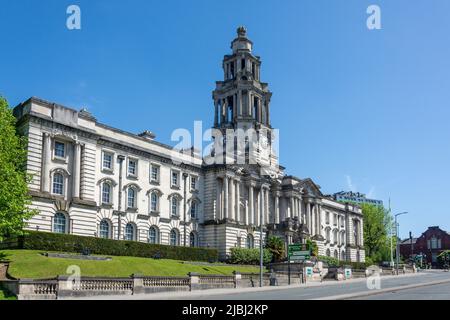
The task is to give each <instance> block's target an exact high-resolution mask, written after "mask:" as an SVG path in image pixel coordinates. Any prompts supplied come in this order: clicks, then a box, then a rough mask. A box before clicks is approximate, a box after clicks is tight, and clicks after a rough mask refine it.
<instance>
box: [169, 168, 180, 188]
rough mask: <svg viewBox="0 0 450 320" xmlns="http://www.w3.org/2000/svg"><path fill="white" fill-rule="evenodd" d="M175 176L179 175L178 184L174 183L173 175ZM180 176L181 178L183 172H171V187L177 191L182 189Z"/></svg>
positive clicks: (172, 170)
mask: <svg viewBox="0 0 450 320" xmlns="http://www.w3.org/2000/svg"><path fill="white" fill-rule="evenodd" d="M174 174H176V175H177V183H176V184H174V183H173V175H174ZM180 176H181V172H180V171H179V170H174V169H171V170H170V187H171V188H176V189H179V188H180Z"/></svg>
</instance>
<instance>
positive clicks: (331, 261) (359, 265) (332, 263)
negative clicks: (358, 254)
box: [317, 256, 367, 270]
mask: <svg viewBox="0 0 450 320" xmlns="http://www.w3.org/2000/svg"><path fill="white" fill-rule="evenodd" d="M317 259H318V260H319V261H322V262H325V263H326V264H328V266H329V267H346V266H350V267H351V268H352V269H355V270H360V269H366V267H367V264H366V263H365V262H350V261H342V260H338V259H336V258H334V257H328V256H318V257H317Z"/></svg>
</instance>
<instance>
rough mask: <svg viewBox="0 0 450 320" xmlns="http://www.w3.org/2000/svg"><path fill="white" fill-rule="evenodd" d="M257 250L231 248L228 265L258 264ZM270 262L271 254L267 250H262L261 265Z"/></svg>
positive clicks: (258, 255)
mask: <svg viewBox="0 0 450 320" xmlns="http://www.w3.org/2000/svg"><path fill="white" fill-rule="evenodd" d="M259 259H260V252H259V249H246V248H231V257H230V259H229V262H230V263H234V264H259ZM271 261H272V253H271V252H270V250H268V249H263V263H264V264H267V263H269V262H271Z"/></svg>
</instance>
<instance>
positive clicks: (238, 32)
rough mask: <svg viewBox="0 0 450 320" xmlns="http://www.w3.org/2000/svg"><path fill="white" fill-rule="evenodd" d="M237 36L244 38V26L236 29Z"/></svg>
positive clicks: (245, 30) (245, 32) (245, 34)
mask: <svg viewBox="0 0 450 320" xmlns="http://www.w3.org/2000/svg"><path fill="white" fill-rule="evenodd" d="M237 34H238V36H239V37H246V36H247V29H246V28H245V27H244V26H240V27H239V28H237Z"/></svg>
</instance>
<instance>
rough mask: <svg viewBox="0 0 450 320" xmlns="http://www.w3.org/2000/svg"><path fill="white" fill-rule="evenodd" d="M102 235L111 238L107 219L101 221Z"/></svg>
mask: <svg viewBox="0 0 450 320" xmlns="http://www.w3.org/2000/svg"><path fill="white" fill-rule="evenodd" d="M100 237H101V238H105V239H107V238H109V223H108V221H106V220H102V222H100Z"/></svg>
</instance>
